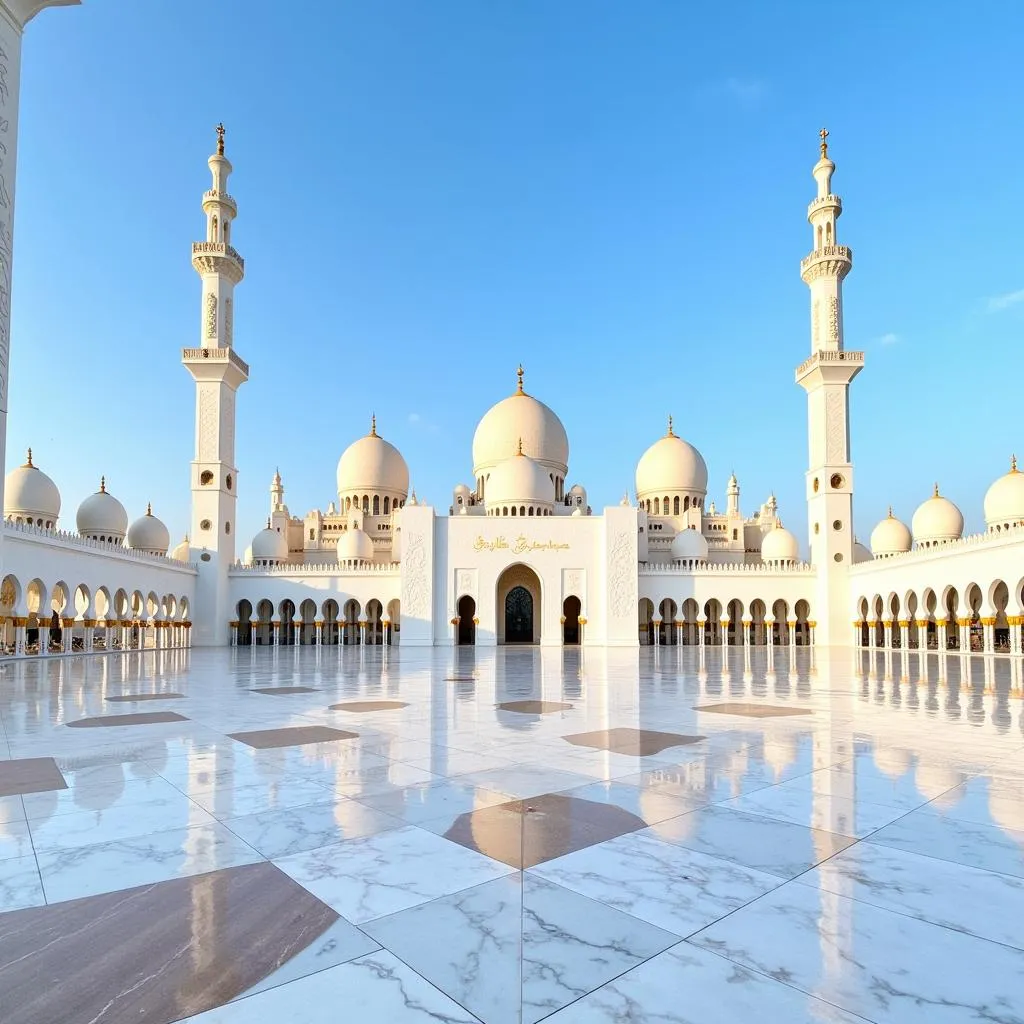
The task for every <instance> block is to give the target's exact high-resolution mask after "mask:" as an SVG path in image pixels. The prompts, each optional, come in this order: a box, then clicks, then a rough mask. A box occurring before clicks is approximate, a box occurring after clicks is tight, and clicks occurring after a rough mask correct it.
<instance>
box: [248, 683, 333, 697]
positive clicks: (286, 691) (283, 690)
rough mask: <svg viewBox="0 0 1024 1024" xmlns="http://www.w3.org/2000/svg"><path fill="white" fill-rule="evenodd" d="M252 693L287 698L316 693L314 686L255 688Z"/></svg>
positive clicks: (317, 689) (316, 688) (317, 690)
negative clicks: (293, 695)
mask: <svg viewBox="0 0 1024 1024" xmlns="http://www.w3.org/2000/svg"><path fill="white" fill-rule="evenodd" d="M251 692H252V693H262V694H263V695H264V696H267V697H288V696H290V695H291V694H294V693H318V692H319V688H318V687H316V686H257V687H254V688H253V689H252V691H251Z"/></svg>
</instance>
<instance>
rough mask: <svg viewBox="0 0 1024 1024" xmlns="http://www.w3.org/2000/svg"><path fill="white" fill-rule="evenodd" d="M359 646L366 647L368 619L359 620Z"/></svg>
mask: <svg viewBox="0 0 1024 1024" xmlns="http://www.w3.org/2000/svg"><path fill="white" fill-rule="evenodd" d="M359 646H360V647H365V646H366V619H360V620H359Z"/></svg>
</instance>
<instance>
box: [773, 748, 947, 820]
mask: <svg viewBox="0 0 1024 1024" xmlns="http://www.w3.org/2000/svg"><path fill="white" fill-rule="evenodd" d="M780 788H782V789H809V790H813V791H814V792H815V793H821V794H823V795H826V796H827V795H830V794H832V795H835V796H838V797H844V798H846V799H852V800H856V801H858V802H864V803H872V804H879V805H881V806H885V807H897V808H899V809H900V810H902V811H913V810H915V809H916V808H918V807H921V806H922V805H923V804H926V803H928V801H929V799H931V798H930V797H929V796H928V795H926V793H924V792H922V791H921V790H920V789H918V787H917V786H916V785H915V782H914V776H913V775H912V774H907V775H904V776H901V777H897V778H890V777H889V776H887V775H885V774H884V773H883V772H880V771H879V770H878V769H877V768H875V767H874V765H866V764H864V762H863V760H862V759H858V760H856V761H849V762H847V763H845V764H839V765H832V766H831V767H829V768H819V769H818V770H817V771H813V772H810V773H808V774H807V775H801V776H800V777H799V778H796V779H792V780H790V781H788V782H784V783H781V785H780Z"/></svg>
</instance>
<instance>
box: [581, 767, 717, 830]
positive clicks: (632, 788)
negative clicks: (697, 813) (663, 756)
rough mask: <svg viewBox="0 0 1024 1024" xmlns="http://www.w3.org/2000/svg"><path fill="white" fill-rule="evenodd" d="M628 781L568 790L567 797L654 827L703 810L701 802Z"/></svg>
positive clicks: (603, 783) (618, 780)
mask: <svg viewBox="0 0 1024 1024" xmlns="http://www.w3.org/2000/svg"><path fill="white" fill-rule="evenodd" d="M628 778H630V777H629V776H627V777H625V778H618V779H609V780H604V781H599V782H591V783H590V784H589V785H587V786H581V787H580V788H579V789H570V790H566V791H565V793H564V795H565V796H567V797H574V798H577V799H580V800H591V801H594V802H595V803H599V804H607V805H608V806H610V807H620V808H622V810H624V811H628V812H629V813H630V814H633V815H636V817H638V818H639V819H640V820H641V821H643V822H644V823H645V824H647V825H653V824H655V823H656V822H659V821H665V820H666V819H668V818H677V817H679V815H680V814H685V813H686V812H687V811H691V810H693V809H694V808H695V807H700V806H703V803H704V801H703V800H702V799H701V798H699V797H696V798H693V799H691V798H688V797H685V796H675V795H673V794H670V793H666V792H663V791H661V790H659V789H657V788H656V787H653V786H646V787H643V786H637V785H633V784H632V783H631V782H629V781H627V779H628Z"/></svg>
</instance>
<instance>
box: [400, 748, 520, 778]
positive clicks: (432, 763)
mask: <svg viewBox="0 0 1024 1024" xmlns="http://www.w3.org/2000/svg"><path fill="white" fill-rule="evenodd" d="M405 763H406V764H411V765H413V767H415V768H423V769H425V770H426V771H428V772H431V773H433V774H434V775H439V776H444V777H445V778H451V777H452V776H455V775H468V774H469V773H471V772H485V771H489V770H490V769H492V768H511V767H512V765H513V764H516V763H517V762H516V761H513V760H510V759H509V758H506V757H501V756H500V755H498V754H477V753H473V752H472V751H469V750H456V749H455V748H453V747H438V748H435V749H434V750H432V751H431V752H430V753H429V754H426V755H421V756H419V757H411V758H409V760H408V761H406V762H405Z"/></svg>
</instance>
